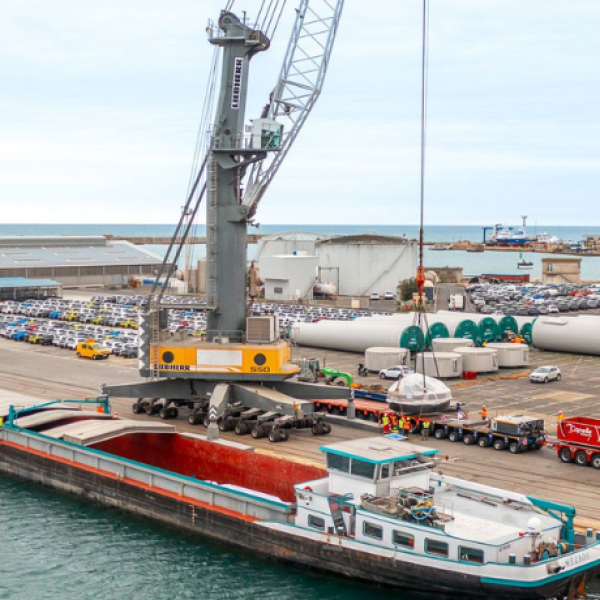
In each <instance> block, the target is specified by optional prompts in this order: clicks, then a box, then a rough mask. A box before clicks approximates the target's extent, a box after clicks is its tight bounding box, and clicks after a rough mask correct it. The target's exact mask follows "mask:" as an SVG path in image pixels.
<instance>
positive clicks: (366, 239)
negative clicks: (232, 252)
mask: <svg viewBox="0 0 600 600" xmlns="http://www.w3.org/2000/svg"><path fill="white" fill-rule="evenodd" d="M281 254H286V255H298V256H303V255H305V256H310V255H316V256H317V257H318V269H317V281H319V282H323V283H328V284H333V285H334V286H335V289H336V290H337V293H338V294H339V295H341V296H353V297H360V296H370V295H371V294H375V293H376V294H379V295H383V294H384V292H386V291H388V290H390V291H393V292H395V291H396V288H397V287H398V284H399V283H400V282H402V281H404V280H405V279H410V278H411V277H414V276H415V273H416V272H417V242H416V241H415V240H409V239H407V238H406V237H398V236H391V235H389V236H388V235H375V234H361V235H344V236H334V237H323V236H318V235H314V234H296V233H294V234H282V235H276V236H269V237H266V238H263V239H262V240H261V241H260V242H259V247H258V252H257V259H258V262H259V267H260V268H261V276H263V272H262V267H263V263H265V259H266V258H267V257H272V256H275V255H281Z"/></svg>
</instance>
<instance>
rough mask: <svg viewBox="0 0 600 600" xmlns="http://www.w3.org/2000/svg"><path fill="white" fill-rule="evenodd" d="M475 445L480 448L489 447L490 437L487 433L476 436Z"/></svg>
mask: <svg viewBox="0 0 600 600" xmlns="http://www.w3.org/2000/svg"><path fill="white" fill-rule="evenodd" d="M477 445H478V446H479V447H480V448H489V447H490V439H489V438H488V436H487V435H482V436H480V437H478V438H477Z"/></svg>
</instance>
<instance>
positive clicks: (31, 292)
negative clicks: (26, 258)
mask: <svg viewBox="0 0 600 600" xmlns="http://www.w3.org/2000/svg"><path fill="white" fill-rule="evenodd" d="M61 295H62V286H61V285H60V283H58V282H57V281H52V280H51V279H26V278H25V277H3V278H0V301H2V300H17V301H20V300H29V299H32V298H36V299H39V298H52V297H57V296H61Z"/></svg>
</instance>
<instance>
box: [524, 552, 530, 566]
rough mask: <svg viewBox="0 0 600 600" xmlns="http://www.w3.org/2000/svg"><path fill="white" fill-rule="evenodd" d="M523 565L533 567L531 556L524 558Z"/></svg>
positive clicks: (526, 555)
mask: <svg viewBox="0 0 600 600" xmlns="http://www.w3.org/2000/svg"><path fill="white" fill-rule="evenodd" d="M523 564H524V565H526V566H529V565H531V554H525V556H523Z"/></svg>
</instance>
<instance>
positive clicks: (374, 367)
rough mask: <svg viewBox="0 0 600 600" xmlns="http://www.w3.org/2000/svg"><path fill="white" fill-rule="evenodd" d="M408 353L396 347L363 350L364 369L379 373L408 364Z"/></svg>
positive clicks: (404, 349)
mask: <svg viewBox="0 0 600 600" xmlns="http://www.w3.org/2000/svg"><path fill="white" fill-rule="evenodd" d="M408 357H409V351H408V350H407V349H406V348H398V347H395V348H394V347H390V348H386V347H381V346H379V347H375V348H367V349H366V350H365V368H366V369H367V370H368V371H375V372H379V371H381V369H387V368H388V367H392V366H393V365H406V364H408Z"/></svg>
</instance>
